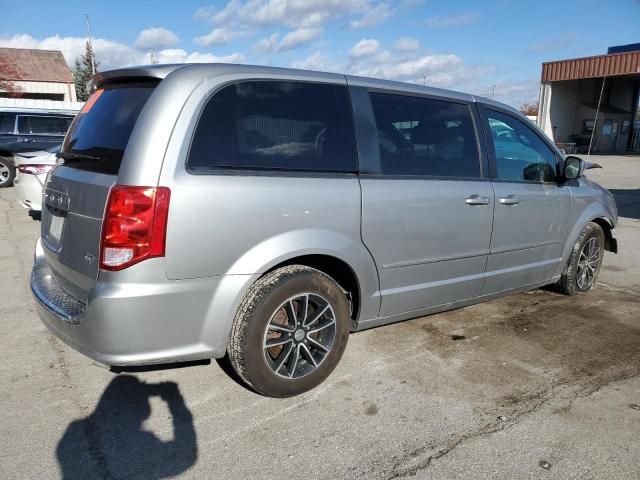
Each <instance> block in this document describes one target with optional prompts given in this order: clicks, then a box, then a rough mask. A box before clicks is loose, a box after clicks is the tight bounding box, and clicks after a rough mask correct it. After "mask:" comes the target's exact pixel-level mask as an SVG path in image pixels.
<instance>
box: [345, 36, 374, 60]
mask: <svg viewBox="0 0 640 480" xmlns="http://www.w3.org/2000/svg"><path fill="white" fill-rule="evenodd" d="M379 48H380V42H379V41H378V40H376V39H375V38H363V39H362V40H360V41H359V42H358V43H356V44H355V45H354V46H353V47H352V48H351V50H349V55H350V56H351V57H352V58H362V57H368V56H370V55H373V54H374V53H376V52H377V51H378V49H379Z"/></svg>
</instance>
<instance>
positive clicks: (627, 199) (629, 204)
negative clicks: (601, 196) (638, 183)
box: [609, 188, 640, 219]
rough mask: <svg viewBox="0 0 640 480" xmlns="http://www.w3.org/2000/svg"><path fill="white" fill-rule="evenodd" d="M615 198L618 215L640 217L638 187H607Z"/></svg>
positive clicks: (639, 193) (639, 191)
mask: <svg viewBox="0 0 640 480" xmlns="http://www.w3.org/2000/svg"><path fill="white" fill-rule="evenodd" d="M609 191H610V192H611V193H612V194H613V196H614V197H615V199H616V205H617V207H618V216H620V217H625V218H635V219H640V188H636V189H630V190H623V189H609Z"/></svg>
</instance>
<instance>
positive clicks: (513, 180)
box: [481, 107, 572, 294]
mask: <svg viewBox="0 0 640 480" xmlns="http://www.w3.org/2000/svg"><path fill="white" fill-rule="evenodd" d="M490 108H491V109H490ZM481 112H483V120H484V122H485V129H486V130H487V131H488V132H490V135H488V136H489V139H488V142H487V143H488V144H489V147H490V157H491V166H492V177H493V178H492V184H493V188H494V192H495V205H496V206H495V213H494V222H493V234H492V237H491V254H490V255H489V261H488V262H487V270H486V278H485V283H484V287H483V290H482V293H483V294H490V293H496V292H500V291H504V290H510V289H512V288H516V287H521V286H526V285H532V284H536V283H540V282H544V281H546V280H550V279H551V278H552V277H553V275H554V273H556V272H557V271H558V269H559V267H560V261H561V259H560V257H561V255H562V250H563V247H564V242H565V239H566V236H567V230H568V226H569V223H570V221H571V201H572V200H571V191H570V189H569V187H568V186H563V185H562V184H559V183H558V181H557V175H558V173H557V157H556V154H555V152H554V151H553V150H552V149H551V147H550V146H549V145H548V144H547V143H546V141H545V140H544V139H543V138H542V137H541V136H540V135H539V134H538V133H537V132H535V131H534V129H533V128H531V127H530V126H529V125H527V124H526V122H527V120H520V119H518V118H517V117H516V116H514V115H512V114H510V113H509V112H507V111H500V110H498V109H493V107H486V108H481Z"/></svg>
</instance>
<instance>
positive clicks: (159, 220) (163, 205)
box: [100, 185, 171, 270]
mask: <svg viewBox="0 0 640 480" xmlns="http://www.w3.org/2000/svg"><path fill="white" fill-rule="evenodd" d="M170 196H171V191H170V190H169V189H168V188H167V187H155V188H154V187H130V186H126V185H115V186H114V187H112V188H111V191H110V193H109V200H108V201H107V208H106V212H105V217H104V224H103V226H102V245H101V246H102V248H101V255H100V268H102V269H104V270H122V269H124V268H127V267H129V266H131V265H134V264H136V263H138V262H141V261H142V260H145V259H147V258H153V257H163V256H164V249H165V236H166V231H167V217H168V213H169V198H170Z"/></svg>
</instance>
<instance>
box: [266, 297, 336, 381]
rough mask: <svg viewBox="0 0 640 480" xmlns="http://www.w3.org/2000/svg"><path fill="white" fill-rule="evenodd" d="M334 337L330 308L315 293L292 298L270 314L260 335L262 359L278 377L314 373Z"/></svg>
mask: <svg viewBox="0 0 640 480" xmlns="http://www.w3.org/2000/svg"><path fill="white" fill-rule="evenodd" d="M335 337H336V317H335V313H334V311H333V308H332V306H331V304H330V303H329V302H328V301H327V300H326V299H325V298H323V297H322V296H320V295H317V294H315V293H303V294H298V295H295V296H293V297H291V298H289V299H287V300H286V301H284V302H283V303H282V304H281V305H280V306H279V307H278V308H277V309H276V311H275V312H274V313H273V315H272V316H271V318H270V319H269V323H268V324H267V328H266V331H265V334H264V340H263V349H264V358H265V360H266V362H267V365H269V367H270V368H271V370H272V371H273V372H274V373H275V374H276V375H279V376H281V377H285V378H289V379H294V378H300V377H303V376H305V375H308V374H310V373H312V372H313V371H315V370H316V369H317V368H318V367H319V366H320V365H321V364H322V362H324V360H325V359H326V358H327V356H328V354H329V352H330V351H331V348H332V347H333V343H334V340H335Z"/></svg>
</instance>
